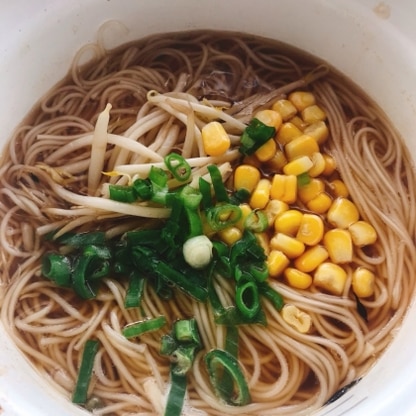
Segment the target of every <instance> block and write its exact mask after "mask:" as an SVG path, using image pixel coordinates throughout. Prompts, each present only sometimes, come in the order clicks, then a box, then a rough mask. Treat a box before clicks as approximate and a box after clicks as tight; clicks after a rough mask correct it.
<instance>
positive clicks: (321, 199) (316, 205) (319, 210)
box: [306, 192, 332, 214]
mask: <svg viewBox="0 0 416 416" xmlns="http://www.w3.org/2000/svg"><path fill="white" fill-rule="evenodd" d="M331 204H332V198H331V197H330V196H329V195H328V194H327V193H325V192H322V193H321V194H319V195H318V196H316V197H315V198H313V199H311V200H310V201H309V202H308V203H307V204H306V206H307V207H308V209H309V210H311V211H312V212H315V213H316V214H325V212H327V211H328V209H329V207H330V206H331Z"/></svg>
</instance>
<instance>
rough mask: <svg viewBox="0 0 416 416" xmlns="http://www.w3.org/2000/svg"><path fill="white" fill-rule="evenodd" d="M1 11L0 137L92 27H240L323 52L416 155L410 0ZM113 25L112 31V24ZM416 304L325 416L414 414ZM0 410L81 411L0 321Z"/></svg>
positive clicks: (415, 10)
mask: <svg viewBox="0 0 416 416" xmlns="http://www.w3.org/2000/svg"><path fill="white" fill-rule="evenodd" d="M1 9H2V12H1V14H0V74H1V76H0V91H1V100H0V126H1V131H2V135H1V139H0V140H1V145H3V144H4V143H5V141H6V140H7V138H8V137H9V136H10V134H11V132H12V130H13V128H14V127H15V126H16V125H17V124H18V123H19V122H20V121H21V119H22V118H23V116H24V115H25V114H26V113H27V112H28V111H29V110H30V108H31V106H32V105H33V104H34V102H35V101H36V100H37V99H38V98H39V97H41V96H42V95H43V94H44V93H45V92H46V91H47V90H48V89H49V88H50V87H52V86H53V85H54V83H55V82H57V81H58V80H60V79H61V78H62V77H63V76H64V75H65V73H66V71H67V69H68V68H69V64H70V61H71V59H72V57H73V55H74V52H75V51H76V50H77V49H78V48H79V47H80V46H81V45H83V44H85V43H87V42H90V41H93V40H94V39H95V38H96V32H97V29H98V28H99V26H100V25H101V24H102V23H103V22H104V21H106V20H110V19H112V20H117V21H120V22H122V23H123V24H124V26H125V28H127V30H121V29H120V30H119V31H117V30H115V31H113V32H111V31H110V32H108V33H106V39H107V42H108V43H109V44H111V45H115V43H120V42H125V41H129V40H133V39H137V38H140V37H142V36H144V35H148V34H151V33H156V32H163V31H165V32H166V31H177V30H188V29H201V28H202V29H203V28H205V29H227V30H234V31H247V32H251V33H254V34H258V35H262V36H266V37H270V38H276V39H279V40H280V41H283V42H286V43H289V44H292V45H294V46H296V47H298V48H301V49H303V50H305V51H308V52H310V53H312V54H313V55H316V56H318V57H321V58H323V59H325V60H328V61H329V62H330V63H331V64H333V65H334V66H335V67H336V68H338V69H339V70H341V71H342V72H343V73H344V74H345V75H346V76H348V77H350V78H352V79H353V80H354V81H355V82H356V83H357V84H358V85H359V86H361V87H362V88H363V89H364V90H365V91H366V92H367V93H368V94H369V95H370V96H371V97H372V98H373V99H374V100H375V101H376V102H377V103H378V104H379V105H380V106H381V107H382V108H383V109H384V111H385V112H386V113H387V114H388V115H389V117H390V119H391V120H392V122H393V123H394V124H395V126H396V127H397V129H398V130H399V132H400V133H401V134H402V136H403V137H404V139H405V140H406V143H407V145H408V147H409V148H410V150H411V151H412V153H413V154H414V155H416V135H415V133H414V132H416V76H415V74H416V25H414V22H415V19H416V3H415V2H414V0H397V1H395V2H393V1H390V0H386V1H385V2H379V3H377V0H361V1H357V0H304V1H302V0H279V1H274V2H273V1H270V0H256V1H253V2H251V1H242V0H227V1H224V0H210V1H209V2H208V1H206V2H201V1H195V0H171V1H166V0H151V1H150V0H147V1H146V0H135V1H134V2H133V1H131V0H117V1H115V0H106V1H104V0H85V1H81V0H73V1H72V0H71V1H67V2H62V1H61V0H37V1H30V2H29V1H27V0H13V1H12V2H7V3H6V2H5V1H3V4H2V5H1ZM116 32H117V33H116ZM415 325H416V305H415V304H414V303H413V305H412V306H411V308H410V310H409V312H408V314H407V316H406V319H405V321H404V322H403V324H402V326H401V328H400V329H399V330H398V332H397V334H396V336H395V339H394V341H393V343H392V344H391V346H390V347H389V348H388V349H387V351H386V352H385V353H384V354H383V355H382V357H381V358H380V359H379V360H378V362H377V364H376V365H375V366H374V367H373V368H372V370H371V371H370V372H369V374H368V375H366V376H365V377H364V379H363V380H362V381H361V382H360V383H358V384H357V385H356V386H355V387H354V388H352V389H351V390H350V391H349V392H348V393H346V394H345V395H344V396H343V397H342V398H341V399H340V400H338V401H336V402H335V403H333V404H332V405H330V406H327V407H325V408H323V409H321V410H320V411H319V412H318V414H319V415H321V416H323V415H325V416H328V415H332V416H334V415H354V416H360V415H365V416H371V415H377V416H380V415H392V414H394V415H401V416H406V415H409V416H410V415H415V414H416V400H415V399H414V391H415V389H416V355H415V354H414V351H415V350H416V337H414V336H413V333H414V327H415ZM0 345H1V348H0V413H1V414H2V415H4V416H26V415H29V414H30V415H32V416H37V415H39V416H45V415H56V414H59V415H61V416H67V415H68V416H69V415H77V414H79V415H82V414H85V412H83V411H82V410H78V409H76V408H75V407H74V406H72V405H71V404H69V403H68V402H67V401H66V400H65V399H63V398H62V397H61V396H59V395H58V394H57V393H56V392H54V391H52V390H51V388H50V387H49V385H48V384H47V383H46V381H45V380H42V379H41V378H40V377H39V376H38V375H37V374H36V373H35V372H34V371H33V369H32V368H31V366H30V364H29V363H28V362H27V361H26V359H25V358H24V357H23V356H22V355H21V353H20V352H18V351H17V350H16V348H15V347H14V346H13V344H12V343H11V341H10V340H9V338H8V337H7V335H6V334H5V333H4V330H3V329H2V327H0Z"/></svg>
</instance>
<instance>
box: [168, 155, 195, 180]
mask: <svg viewBox="0 0 416 416" xmlns="http://www.w3.org/2000/svg"><path fill="white" fill-rule="evenodd" d="M164 162H165V165H166V167H167V168H168V169H169V172H170V173H171V174H172V175H173V177H174V178H175V179H176V180H178V181H180V182H185V181H187V180H188V179H189V178H190V176H191V166H190V165H189V163H188V162H187V160H186V159H185V158H184V157H183V156H181V155H179V154H178V153H170V154H168V155H166V156H165V158H164Z"/></svg>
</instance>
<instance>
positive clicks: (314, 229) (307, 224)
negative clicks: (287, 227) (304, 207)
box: [296, 213, 324, 246]
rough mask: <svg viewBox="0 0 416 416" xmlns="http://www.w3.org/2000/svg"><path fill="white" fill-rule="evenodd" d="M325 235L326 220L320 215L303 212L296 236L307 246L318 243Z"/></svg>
mask: <svg viewBox="0 0 416 416" xmlns="http://www.w3.org/2000/svg"><path fill="white" fill-rule="evenodd" d="M323 236H324V222H323V221H322V218H321V217H320V216H319V215H316V214H307V213H306V214H303V215H302V219H301V221H300V224H299V228H298V231H297V234H296V238H297V239H298V240H300V241H302V243H304V244H306V245H307V246H314V245H316V244H318V243H319V242H320V241H321V240H322V238H323Z"/></svg>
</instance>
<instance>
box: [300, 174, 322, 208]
mask: <svg viewBox="0 0 416 416" xmlns="http://www.w3.org/2000/svg"><path fill="white" fill-rule="evenodd" d="M324 191H325V183H324V181H322V180H321V179H316V178H312V179H311V180H310V181H309V183H307V184H305V185H302V186H300V187H299V189H298V198H299V199H300V200H301V201H302V202H303V203H304V204H307V203H308V202H309V201H311V200H312V199H314V198H316V197H317V196H318V195H319V194H321V193H322V192H324Z"/></svg>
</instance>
